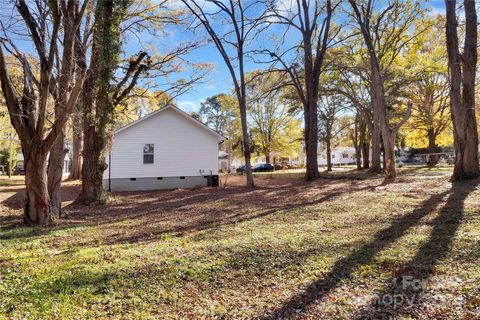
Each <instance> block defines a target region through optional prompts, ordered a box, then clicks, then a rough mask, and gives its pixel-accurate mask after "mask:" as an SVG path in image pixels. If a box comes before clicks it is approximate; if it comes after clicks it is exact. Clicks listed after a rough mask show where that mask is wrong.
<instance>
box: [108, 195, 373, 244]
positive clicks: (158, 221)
mask: <svg viewBox="0 0 480 320" xmlns="http://www.w3.org/2000/svg"><path fill="white" fill-rule="evenodd" d="M370 188H371V186H367V187H362V188H358V187H351V186H349V187H343V188H337V189H336V190H335V191H330V192H328V193H326V194H321V196H320V197H315V198H314V199H313V200H307V199H306V198H304V197H303V196H302V192H301V191H299V190H291V189H290V190H288V189H286V188H285V189H281V190H277V193H276V194H275V198H272V197H267V196H265V195H266V194H269V193H270V191H269V190H266V192H262V194H261V197H264V196H265V198H264V199H262V201H261V202H258V203H255V202H253V203H248V197H247V198H244V197H240V198H239V199H236V200H231V199H230V201H232V202H233V203H230V206H231V207H232V208H230V209H228V210H227V208H224V207H222V206H218V207H215V208H209V209H208V210H201V211H199V212H193V213H192V212H191V210H192V209H191V207H188V206H187V207H186V208H185V210H181V209H182V206H185V205H187V204H188V205H193V206H195V204H196V203H197V201H198V203H203V202H205V201H208V200H206V199H205V197H204V196H198V197H193V198H191V199H190V200H189V201H185V199H183V200H179V201H178V202H173V203H170V204H169V205H168V206H169V210H168V211H167V212H163V213H162V212H160V213H158V212H157V211H156V209H152V210H151V211H145V210H142V211H141V212H140V213H139V214H138V215H131V216H129V217H128V219H130V220H132V219H138V222H139V225H138V227H135V226H133V227H132V228H131V229H130V230H129V232H128V234H119V235H116V236H114V237H109V238H108V239H106V241H105V242H104V243H105V244H118V243H137V242H145V241H152V240H155V239H157V238H158V237H159V236H161V235H163V234H174V235H177V236H182V235H184V234H185V233H190V232H197V231H206V230H211V229H216V228H219V227H225V226H229V225H234V224H240V223H244V222H248V221H251V220H255V219H261V218H266V217H268V216H271V215H274V214H276V213H279V212H282V211H289V210H293V209H295V210H298V209H301V208H306V207H310V206H315V205H318V204H320V203H323V202H327V201H331V200H333V199H335V198H336V197H339V196H341V195H343V194H345V193H348V192H361V191H363V190H367V189H370ZM235 194H237V195H238V193H235ZM292 194H293V196H292ZM270 196H271V194H270ZM286 196H290V197H292V198H293V199H292V202H290V203H286V204H285V203H280V204H277V205H275V201H273V200H272V199H278V198H282V197H286ZM222 197H225V198H228V194H224V195H222ZM222 197H218V195H217V197H216V199H217V200H218V199H222ZM192 201H193V202H192ZM246 201H247V202H246ZM112 210H115V209H112ZM145 219H148V221H149V223H145ZM130 222H131V221H130ZM172 222H173V223H172Z"/></svg>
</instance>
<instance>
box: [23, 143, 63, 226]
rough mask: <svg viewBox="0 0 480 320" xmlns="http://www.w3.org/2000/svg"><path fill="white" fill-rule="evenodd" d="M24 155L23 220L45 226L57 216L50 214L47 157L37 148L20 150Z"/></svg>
mask: <svg viewBox="0 0 480 320" xmlns="http://www.w3.org/2000/svg"><path fill="white" fill-rule="evenodd" d="M22 151H23V154H24V155H25V163H24V166H25V209H24V215H23V219H24V221H25V223H26V224H29V225H40V226H45V225H48V224H49V223H51V222H53V221H54V220H55V219H56V218H57V216H55V215H54V213H53V212H52V206H51V202H50V196H49V194H48V189H47V170H46V169H47V168H46V162H47V155H46V154H45V153H44V152H42V151H41V150H40V149H39V148H36V147H32V149H31V150H26V149H25V148H22Z"/></svg>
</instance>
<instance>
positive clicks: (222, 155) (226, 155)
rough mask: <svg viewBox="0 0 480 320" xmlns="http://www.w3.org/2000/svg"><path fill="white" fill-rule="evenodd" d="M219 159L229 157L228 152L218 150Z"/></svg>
mask: <svg viewBox="0 0 480 320" xmlns="http://www.w3.org/2000/svg"><path fill="white" fill-rule="evenodd" d="M218 159H228V153H226V152H225V151H222V150H220V151H218Z"/></svg>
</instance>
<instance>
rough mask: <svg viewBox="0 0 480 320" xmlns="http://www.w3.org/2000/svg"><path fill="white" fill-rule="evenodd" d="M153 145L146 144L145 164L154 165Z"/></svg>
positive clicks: (144, 147) (144, 150)
mask: <svg viewBox="0 0 480 320" xmlns="http://www.w3.org/2000/svg"><path fill="white" fill-rule="evenodd" d="M153 151H154V147H153V144H146V145H144V146H143V164H149V163H153Z"/></svg>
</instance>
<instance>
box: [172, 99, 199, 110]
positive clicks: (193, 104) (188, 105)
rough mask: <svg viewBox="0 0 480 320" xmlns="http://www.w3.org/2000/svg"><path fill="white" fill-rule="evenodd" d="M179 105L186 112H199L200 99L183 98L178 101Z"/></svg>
mask: <svg viewBox="0 0 480 320" xmlns="http://www.w3.org/2000/svg"><path fill="white" fill-rule="evenodd" d="M177 105H178V107H179V108H180V109H182V110H183V111H185V112H192V111H194V112H198V110H200V101H192V100H181V101H178V103H177Z"/></svg>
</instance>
